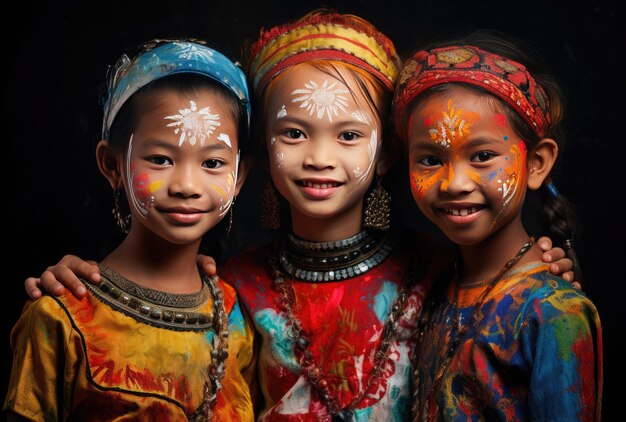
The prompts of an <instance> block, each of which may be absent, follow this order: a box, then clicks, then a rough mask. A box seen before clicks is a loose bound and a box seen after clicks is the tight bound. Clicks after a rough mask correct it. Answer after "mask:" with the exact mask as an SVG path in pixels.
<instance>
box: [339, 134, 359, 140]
mask: <svg viewBox="0 0 626 422" xmlns="http://www.w3.org/2000/svg"><path fill="white" fill-rule="evenodd" d="M359 136H360V135H359V134H358V133H356V132H343V133H342V134H341V135H339V139H341V140H342V141H354V140H355V139H356V138H358V137H359Z"/></svg>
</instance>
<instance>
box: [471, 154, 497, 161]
mask: <svg viewBox="0 0 626 422" xmlns="http://www.w3.org/2000/svg"><path fill="white" fill-rule="evenodd" d="M494 155H495V154H494V153H492V152H489V151H481V152H479V153H478V154H475V155H474V156H473V157H472V159H471V160H470V161H471V162H473V163H484V162H485V161H489V160H491V159H492V158H493V157H494Z"/></svg>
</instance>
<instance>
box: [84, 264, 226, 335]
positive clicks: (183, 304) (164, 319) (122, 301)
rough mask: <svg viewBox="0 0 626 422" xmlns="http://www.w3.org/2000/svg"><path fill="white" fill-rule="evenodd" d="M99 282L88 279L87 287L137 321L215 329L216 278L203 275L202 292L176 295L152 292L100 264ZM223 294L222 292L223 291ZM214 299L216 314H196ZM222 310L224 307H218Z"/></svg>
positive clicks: (188, 328) (178, 328)
mask: <svg viewBox="0 0 626 422" xmlns="http://www.w3.org/2000/svg"><path fill="white" fill-rule="evenodd" d="M100 274H101V275H102V281H101V282H100V283H97V284H96V283H91V282H89V281H88V280H85V281H86V282H85V286H86V287H87V289H89V291H90V292H91V293H93V294H94V296H95V297H96V298H98V299H99V300H100V301H102V302H104V303H106V304H107V305H109V306H111V307H112V308H113V309H115V310H117V311H119V312H122V313H123V314H125V315H127V316H129V317H131V318H134V319H135V320H137V321H140V322H143V323H146V324H149V325H153V326H155V327H160V328H165V329H169V330H174V331H208V330H211V329H214V328H215V327H214V325H215V324H214V315H215V310H216V308H217V307H218V304H216V303H215V294H212V292H215V291H217V290H220V289H219V287H218V286H217V277H214V278H210V277H208V276H207V275H206V274H204V273H201V274H200V276H201V277H202V281H203V283H202V289H200V290H199V291H198V292H194V293H187V294H177V293H166V292H162V291H158V290H153V289H150V288H147V287H143V286H140V285H138V284H137V283H134V282H132V281H130V280H128V279H126V278H124V277H122V276H121V275H120V274H118V273H117V272H115V271H113V270H112V269H111V268H109V267H107V266H106V265H103V264H100ZM220 291H221V290H220ZM211 296H213V300H214V304H213V308H214V313H213V315H210V314H207V313H204V312H197V311H194V310H193V309H195V308H198V307H200V306H201V305H203V304H204V303H206V301H207V300H208V298H209V297H211ZM219 306H221V307H222V308H223V304H222V305H219Z"/></svg>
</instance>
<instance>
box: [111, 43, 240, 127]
mask: <svg viewBox="0 0 626 422" xmlns="http://www.w3.org/2000/svg"><path fill="white" fill-rule="evenodd" d="M159 43H162V44H160V45H159ZM151 44H156V45H157V46H156V47H154V48H152V47H150V48H149V49H147V50H144V51H143V52H141V53H140V54H139V55H138V56H136V57H134V58H132V59H130V58H129V57H128V56H126V55H123V56H122V57H120V59H118V61H117V63H116V64H115V67H114V68H113V69H111V70H110V72H112V74H111V75H110V80H109V81H108V86H107V98H106V102H105V104H104V119H103V121H102V138H103V139H108V137H109V131H110V129H111V125H112V124H113V120H114V119H115V116H116V115H117V113H118V112H119V111H120V109H121V108H122V106H123V105H124V103H126V101H127V100H128V99H129V98H130V97H131V96H132V95H133V94H135V93H136V92H137V91H139V89H141V88H143V87H144V86H146V85H148V84H149V83H150V82H153V81H155V80H157V79H160V78H163V77H165V76H169V75H174V74H179V73H194V74H198V75H204V76H207V77H209V78H211V79H213V80H214V81H216V82H218V83H220V84H222V85H224V86H225V87H226V88H227V89H228V90H229V91H230V92H232V93H233V94H234V95H235V96H236V97H237V98H238V99H239V101H240V103H241V105H242V107H243V108H244V110H245V113H246V115H247V124H248V126H249V125H250V99H249V94H248V85H247V82H246V77H245V75H244V73H243V71H242V70H241V69H240V68H239V67H238V66H237V65H236V64H235V63H233V62H232V61H231V60H230V59H229V58H228V57H226V56H224V55H223V54H222V53H220V52H218V51H216V50H213V49H212V48H209V47H207V46H205V45H202V44H199V43H196V42H189V41H160V40H154V41H153V42H150V43H146V44H145V45H146V46H150V45H151Z"/></svg>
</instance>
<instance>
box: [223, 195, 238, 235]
mask: <svg viewBox="0 0 626 422" xmlns="http://www.w3.org/2000/svg"><path fill="white" fill-rule="evenodd" d="M235 199H237V197H236V196H235V197H234V198H233V202H232V203H231V204H230V209H229V210H228V227H227V228H226V237H228V235H229V234H230V229H231V228H232V227H233V208H235Z"/></svg>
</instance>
